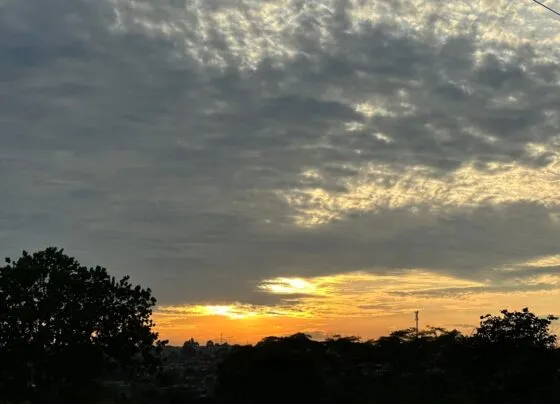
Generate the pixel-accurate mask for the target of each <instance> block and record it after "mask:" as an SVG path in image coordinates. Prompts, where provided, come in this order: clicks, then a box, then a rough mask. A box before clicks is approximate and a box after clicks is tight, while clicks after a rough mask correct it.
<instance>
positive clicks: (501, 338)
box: [475, 307, 558, 348]
mask: <svg viewBox="0 0 560 404" xmlns="http://www.w3.org/2000/svg"><path fill="white" fill-rule="evenodd" d="M501 313H502V316H491V315H490V314H486V315H484V316H481V317H480V320H481V322H480V327H478V328H477V330H476V334H475V338H476V340H478V341H481V342H485V343H491V344H501V345H511V344H514V345H516V346H524V347H535V348H554V347H555V346H556V335H553V334H551V332H550V324H551V323H552V321H553V320H557V319H558V317H555V316H552V315H549V316H547V317H546V318H539V317H537V316H536V315H535V314H533V313H531V312H530V311H529V309H528V308H527V307H525V308H524V309H523V310H521V311H514V312H510V311H508V310H502V311H501Z"/></svg>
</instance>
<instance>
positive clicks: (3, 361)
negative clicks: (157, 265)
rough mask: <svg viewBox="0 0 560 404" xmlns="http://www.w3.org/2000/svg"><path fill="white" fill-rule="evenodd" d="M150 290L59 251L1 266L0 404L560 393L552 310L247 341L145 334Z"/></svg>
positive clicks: (436, 398) (514, 397)
mask: <svg viewBox="0 0 560 404" xmlns="http://www.w3.org/2000/svg"><path fill="white" fill-rule="evenodd" d="M155 303H156V302H155V299H154V298H153V297H152V296H151V291H150V290H149V289H142V288H141V287H139V286H133V285H131V284H130V283H129V282H128V278H124V279H122V280H120V281H118V280H116V279H115V278H113V277H110V276H109V275H108V274H107V271H106V270H105V269H104V268H101V267H95V268H85V267H83V266H80V265H79V264H78V263H77V261H76V260H74V259H73V258H70V257H68V256H66V255H65V254H63V252H62V250H58V249H55V248H49V249H46V250H44V251H40V252H37V253H35V254H32V255H31V254H28V253H25V252H24V254H23V256H22V257H21V258H19V259H18V260H16V261H11V260H7V261H6V265H5V266H4V267H0V404H22V403H78V404H87V403H92V404H93V403H95V404H121V403H136V404H175V403H176V404H178V403H184V404H187V403H206V404H281V403H282V404H291V403H305V404H313V403H317V404H338V403H340V404H348V403H350V404H351V403H356V404H362V403H363V404H366V403H367V404H376V403H383V404H385V403H396V404H399V403H431V404H438V403H469V404H470V403H481V404H485V403H510V404H511V403H513V404H516V403H520V404H521V403H523V404H526V403H542V402H547V401H549V400H554V399H555V398H556V396H557V394H558V391H560V389H559V388H560V350H559V349H558V348H557V346H556V336H555V335H553V334H552V333H551V331H550V325H551V322H552V321H554V320H556V318H555V317H553V316H548V317H546V318H539V317H537V316H536V315H534V314H533V313H531V312H530V311H529V309H527V308H525V309H522V310H521V311H507V310H502V311H501V313H500V314H499V315H496V316H492V315H484V316H481V317H480V325H479V327H478V328H477V329H476V330H475V332H473V333H472V335H469V336H465V335H462V334H461V333H460V332H458V331H456V330H451V331H449V330H444V329H441V328H433V327H432V328H428V329H427V330H422V331H420V332H417V330H415V329H406V330H400V331H396V332H393V333H391V334H390V335H388V336H385V337H381V338H379V339H376V340H370V341H361V340H360V339H359V338H357V337H341V336H335V337H332V338H329V339H327V340H325V341H314V340H312V339H311V338H310V337H309V336H307V335H305V334H295V335H292V336H289V337H268V338H265V339H264V340H262V341H261V342H259V343H258V344H256V345H254V346H238V345H234V346H231V345H228V344H214V343H212V342H209V343H207V344H206V345H205V346H200V345H199V344H198V343H197V342H195V341H194V340H189V341H186V342H185V344H184V345H183V346H182V347H172V346H167V345H166V342H165V341H160V340H158V335H157V333H154V332H153V331H152V328H153V327H154V324H153V323H152V321H151V319H150V317H151V313H152V312H151V308H152V307H153V306H154V305H155Z"/></svg>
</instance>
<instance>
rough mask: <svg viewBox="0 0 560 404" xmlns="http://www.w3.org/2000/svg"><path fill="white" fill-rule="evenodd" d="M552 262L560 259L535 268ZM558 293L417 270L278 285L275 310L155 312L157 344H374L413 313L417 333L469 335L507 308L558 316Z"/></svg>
mask: <svg viewBox="0 0 560 404" xmlns="http://www.w3.org/2000/svg"><path fill="white" fill-rule="evenodd" d="M551 259H557V257H553V258H550V257H546V258H543V260H541V261H537V262H535V263H533V264H534V265H538V263H539V262H541V263H550V260H551ZM526 264H527V263H524V265H526ZM509 271H511V269H509ZM544 283H546V284H547V285H551V286H552V288H551V289H550V290H541V289H539V288H537V289H534V290H533V288H532V286H534V285H537V286H538V285H543V284H544ZM559 285H560V276H551V275H542V276H534V277H529V278H519V279H517V280H515V281H511V282H509V283H507V284H504V285H503V286H501V287H497V286H495V285H492V284H491V283H490V282H489V283H485V282H474V281H470V280H463V279H458V278H453V277H451V276H448V275H437V274H433V273H428V272H424V271H420V270H413V271H405V272H402V273H399V274H386V275H374V274H370V273H351V274H341V275H335V276H324V277H317V278H310V279H303V278H278V279H274V280H269V281H264V282H262V283H260V284H259V285H258V286H257V288H258V289H260V290H261V291H263V292H264V293H269V294H278V295H279V296H280V300H279V303H277V304H271V305H269V306H267V305H260V306H259V305H248V304H240V303H232V304H220V305H190V306H188V305H186V306H163V307H158V309H157V310H156V311H155V313H154V320H155V321H156V323H157V330H158V331H159V332H160V338H162V339H168V340H169V341H170V344H172V345H181V344H182V343H183V342H184V341H185V340H187V339H190V338H194V339H196V340H197V341H199V342H201V343H205V342H206V341H208V340H213V341H214V342H218V341H220V340H221V341H223V342H228V343H239V344H244V343H255V342H258V341H259V340H261V339H262V338H264V337H267V336H271V335H275V336H284V335H291V334H294V333H297V332H305V333H308V334H311V335H312V336H314V337H315V338H319V339H320V338H324V337H325V336H329V335H334V334H340V335H353V336H359V337H361V338H362V339H372V338H378V337H380V336H382V335H387V334H388V333H390V332H391V331H394V330H397V329H403V328H408V327H412V326H414V311H415V310H420V328H423V327H426V326H438V327H444V328H447V329H458V330H460V331H461V332H463V333H466V334H469V333H470V332H472V330H473V329H474V328H475V327H476V326H477V325H478V323H479V316H480V315H483V314H486V313H488V312H489V311H490V312H491V313H492V314H497V313H498V312H499V310H501V309H504V308H507V309H509V310H520V309H521V308H523V307H525V306H527V302H530V303H531V305H530V307H529V308H530V310H531V311H533V312H534V313H536V314H537V315H543V316H544V315H547V314H558V313H559V312H560V289H557V288H556V287H555V286H559ZM290 295H293V296H295V297H294V298H290ZM489 308H492V309H490V310H489Z"/></svg>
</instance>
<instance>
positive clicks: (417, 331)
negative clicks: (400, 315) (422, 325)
mask: <svg viewBox="0 0 560 404" xmlns="http://www.w3.org/2000/svg"><path fill="white" fill-rule="evenodd" d="M418 313H419V311H418V310H416V311H415V312H414V320H416V338H417V339H418V333H419V330H418Z"/></svg>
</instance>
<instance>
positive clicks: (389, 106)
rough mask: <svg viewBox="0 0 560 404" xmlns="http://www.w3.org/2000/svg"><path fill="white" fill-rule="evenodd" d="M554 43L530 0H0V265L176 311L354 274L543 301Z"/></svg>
mask: <svg viewBox="0 0 560 404" xmlns="http://www.w3.org/2000/svg"><path fill="white" fill-rule="evenodd" d="M559 33H560V22H558V21H557V20H555V19H554V18H553V16H551V15H549V14H546V13H543V12H542V10H541V9H540V8H536V7H534V6H533V5H532V4H531V2H529V1H527V2H524V1H517V2H511V1H508V2H507V1H497V0H493V1H482V0H481V1H464V2H463V1H453V2H449V1H434V0H430V1H428V0H412V1H406V2H405V1H402V2H401V1H389V0H378V1H374V0H371V1H358V0H346V1H344V0H323V1H296V0H285V1H280V0H276V1H274V0H271V1H262V0H259V1H243V0H239V1H230V0H207V1H195V0H162V1H147V0H146V1H144V0H97V1H87V0H75V1H72V2H70V1H65V0H51V1H49V2H44V1H39V0H29V1H19V0H0V55H1V57H0V139H1V146H2V147H1V149H0V183H1V184H2V190H3V191H2V211H1V212H0V224H1V226H0V242H1V245H2V252H3V253H5V255H15V254H17V253H18V250H20V249H22V248H26V249H34V248H40V247H43V246H45V245H49V244H55V245H59V246H64V247H66V249H67V251H68V252H69V253H71V254H73V255H76V256H78V257H79V258H80V259H81V260H82V261H84V262H85V263H88V264H96V263H100V264H103V265H106V266H108V267H109V268H111V269H112V270H113V271H117V272H118V271H121V273H131V274H132V275H133V277H134V279H135V280H137V281H138V282H141V283H144V284H149V285H153V288H154V290H155V292H156V295H157V296H158V297H159V300H160V302H162V303H163V304H165V305H168V306H172V307H175V306H177V305H182V304H205V303H214V304H220V303H222V304H226V303H228V302H241V303H242V304H246V305H250V307H254V306H253V305H260V304H267V305H270V304H273V303H277V304H279V305H280V306H282V307H284V310H286V312H287V313H291V312H290V310H292V309H293V310H296V309H297V308H298V305H300V304H305V302H309V299H320V297H317V295H316V294H314V293H308V292H309V291H308V290H304V291H302V293H301V294H297V293H296V294H295V296H294V294H293V293H292V292H290V293H287V292H286V291H285V292H286V293H283V292H282V289H280V292H278V290H277V291H276V292H274V290H271V289H270V288H269V289H267V288H266V287H263V285H265V286H266V285H270V284H271V283H270V282H272V284H274V282H277V283H278V282H280V281H270V280H274V279H275V278H278V277H287V278H286V279H290V278H293V277H303V278H306V279H314V280H315V281H314V282H315V284H317V282H318V284H320V285H323V284H324V283H325V282H326V281H324V279H331V278H324V277H325V276H328V275H333V274H343V273H357V272H360V273H362V274H363V273H369V274H370V275H360V276H362V278H359V279H361V280H362V281H363V279H366V280H367V279H370V278H368V276H371V277H373V278H371V279H370V280H371V281H372V282H373V284H372V283H370V285H377V283H375V282H377V279H378V278H376V276H395V275H394V274H398V273H399V271H410V270H414V271H421V274H439V275H441V276H442V277H443V278H441V279H448V278H446V277H450V278H449V279H455V281H454V282H456V283H457V285H462V286H461V288H462V289H461V288H459V286H455V287H454V288H453V290H451V291H450V290H448V289H446V288H443V287H441V288H436V290H433V288H431V289H430V290H429V291H426V290H425V288H424V289H423V288H419V290H417V291H416V292H414V293H418V294H422V293H423V294H424V295H425V294H426V293H428V294H432V295H438V296H440V295H442V294H444V295H446V296H447V295H448V294H449V293H462V294H465V293H471V292H472V291H476V290H479V289H480V291H481V292H484V293H490V292H491V291H492V290H499V291H501V292H503V291H507V290H512V291H514V290H519V289H520V288H521V289H523V288H526V289H530V290H532V291H535V290H543V291H544V290H547V291H549V290H550V289H551V288H556V287H557V285H558V284H559V283H558V282H557V280H556V278H555V277H554V276H555V274H556V273H557V271H558V269H559V265H560V261H559V260H558V254H559V253H560V251H559V250H560V247H559V241H560V155H559V153H560V151H559V150H560V136H559V134H560V131H559V126H560V122H559V116H558V110H559V106H560V81H559V79H560V68H559V67H558V61H559V58H560V54H559V51H558V45H559V43H560V34H559ZM405 273H406V274H410V272H405ZM375 274H377V275H375ZM388 274H391V275H388ZM356 276H358V275H356ZM403 276H404V275H403ZM406 276H409V275H406ZM423 276H428V275H423ZM364 277H365V278H364ZM382 279H386V278H382ZM387 279H389V278H387ZM390 279H392V278H390ZM267 280H268V281H267ZM322 280H323V281H322ZM459 280H461V281H459ZM523 280H525V281H523ZM263 282H264V283H263ZM266 282H269V283H266ZM310 282H311V283H312V284H313V281H310ZM321 282H323V283H321ZM329 282H330V281H329ZM450 282H451V281H450ZM327 284H328V282H327ZM259 285H260V286H259ZM522 285H525V286H522ZM457 288H459V289H457ZM477 288H479V289H477ZM296 289H297V288H296ZM352 291H353V292H352V293H354V294H350V295H349V296H355V295H356V293H355V290H354V289H352ZM340 293H342V292H340ZM383 293H385V294H384V295H383V296H384V301H386V302H391V301H392V300H391V299H390V298H389V297H388V296H389V295H391V296H399V293H401V294H402V293H405V294H411V293H413V291H412V290H411V289H410V288H402V290H399V288H393V289H391V290H390V293H389V292H386V291H385V292H383ZM286 299H287V300H286ZM395 299H397V298H396V297H395ZM397 300H398V299H397ZM395 302H396V300H395ZM349 304H350V303H349ZM395 304H396V303H395ZM288 306H289V307H288ZM193 307H195V306H193ZM201 307H204V306H201ZM216 307H218V306H216ZM219 307H221V306H219ZM240 307H243V306H242V305H241V306H240ZM290 307H291V308H290ZM358 309H360V310H362V312H363V311H366V312H367V311H368V310H369V309H371V310H372V312H376V311H379V310H382V309H384V308H383V307H381V306H380V305H377V306H375V307H370V306H368V305H366V304H362V305H360V307H359V308H358V307H356V310H358ZM406 309H407V310H408V306H407V307H406ZM224 310H225V309H224ZM302 310H303V309H302ZM191 311H192V310H191ZM218 311H219V309H218ZM222 311H223V310H222Z"/></svg>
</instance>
